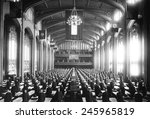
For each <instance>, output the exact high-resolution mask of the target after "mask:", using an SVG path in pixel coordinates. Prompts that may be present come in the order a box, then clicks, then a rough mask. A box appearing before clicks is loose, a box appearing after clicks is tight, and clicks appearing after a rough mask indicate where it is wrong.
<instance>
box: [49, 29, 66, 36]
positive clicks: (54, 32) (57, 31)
mask: <svg viewBox="0 0 150 119" xmlns="http://www.w3.org/2000/svg"><path fill="white" fill-rule="evenodd" d="M65 30H66V28H61V29H58V30H55V31H53V32H51V33H50V34H51V35H53V34H56V33H59V32H61V31H65Z"/></svg>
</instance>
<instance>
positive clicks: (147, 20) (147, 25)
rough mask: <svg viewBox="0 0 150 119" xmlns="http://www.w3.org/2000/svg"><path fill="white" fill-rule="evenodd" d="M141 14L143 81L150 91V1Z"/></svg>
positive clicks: (145, 4)
mask: <svg viewBox="0 0 150 119" xmlns="http://www.w3.org/2000/svg"><path fill="white" fill-rule="evenodd" d="M143 2H144V10H143V11H144V13H143V29H142V30H143V38H144V74H145V75H144V80H145V83H146V86H147V89H148V90H149V91H150V73H149V72H150V55H149V54H150V40H149V39H150V14H149V12H148V11H149V10H150V7H149V5H150V1H149V0H145V1H143Z"/></svg>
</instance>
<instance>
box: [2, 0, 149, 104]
mask: <svg viewBox="0 0 150 119" xmlns="http://www.w3.org/2000/svg"><path fill="white" fill-rule="evenodd" d="M149 8H150V0H0V102H149V101H150V55H148V54H150V13H149Z"/></svg>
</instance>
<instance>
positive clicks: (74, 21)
mask: <svg viewBox="0 0 150 119" xmlns="http://www.w3.org/2000/svg"><path fill="white" fill-rule="evenodd" d="M67 24H68V25H75V26H78V25H81V24H82V19H81V18H80V17H79V16H78V13H77V10H76V7H75V1H74V7H73V9H72V12H71V15H70V17H69V18H68V20H67Z"/></svg>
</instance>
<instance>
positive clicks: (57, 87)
mask: <svg viewBox="0 0 150 119" xmlns="http://www.w3.org/2000/svg"><path fill="white" fill-rule="evenodd" d="M76 72H77V73H76V74H77V76H76V78H75V79H72V77H71V74H72V69H67V70H65V69H58V70H56V71H54V72H52V71H51V72H36V73H35V76H33V75H30V74H27V75H26V76H25V80H24V84H23V88H22V89H21V92H22V95H21V96H22V101H23V102H28V101H29V100H30V99H31V97H37V100H36V101H37V102H44V101H45V98H46V97H48V98H52V99H51V101H52V102H61V101H64V102H82V101H83V97H85V100H86V101H88V102H94V101H97V97H98V98H100V99H101V100H102V101H104V102H109V101H110V98H111V97H113V98H115V99H116V100H117V101H118V102H123V101H125V99H126V98H127V99H134V101H138V102H141V101H143V98H145V97H146V92H147V90H146V87H145V85H144V82H143V80H139V81H138V82H136V85H137V88H136V87H135V86H134V85H133V83H132V82H131V80H129V79H128V78H127V77H126V79H125V81H126V83H124V79H123V77H122V75H120V77H119V81H118V80H117V79H116V77H114V76H115V75H114V74H113V73H112V72H93V71H90V70H85V69H84V70H83V69H76ZM29 81H31V86H32V87H33V88H32V90H34V94H33V95H29V91H30V90H31V89H29V86H30V85H29ZM11 82H12V80H8V81H7V84H6V89H7V90H8V91H7V93H6V94H5V95H4V101H5V102H10V101H13V100H12V99H15V98H12V97H15V94H16V93H17V92H18V91H20V83H21V81H20V80H19V79H18V78H16V79H15V80H14V83H13V85H11ZM117 82H118V83H117ZM125 84H126V85H125ZM116 85H117V88H116ZM52 91H56V93H55V94H54V95H53V94H52ZM126 91H127V92H128V94H126Z"/></svg>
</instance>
